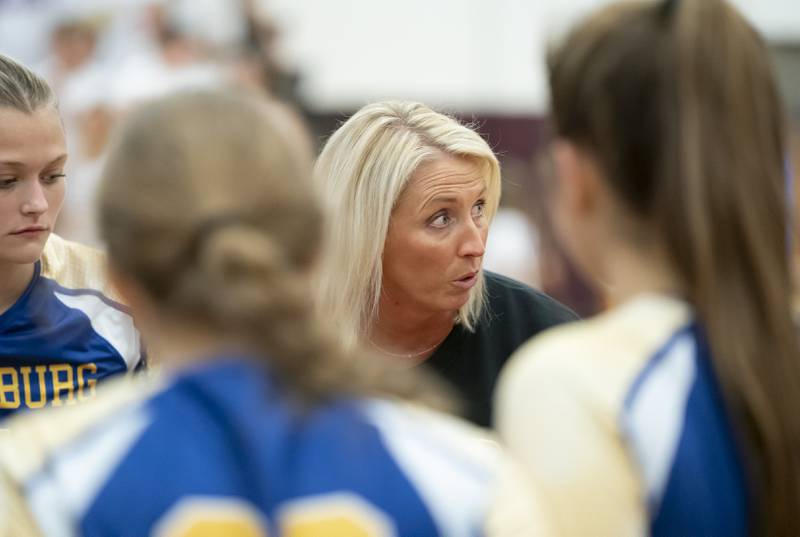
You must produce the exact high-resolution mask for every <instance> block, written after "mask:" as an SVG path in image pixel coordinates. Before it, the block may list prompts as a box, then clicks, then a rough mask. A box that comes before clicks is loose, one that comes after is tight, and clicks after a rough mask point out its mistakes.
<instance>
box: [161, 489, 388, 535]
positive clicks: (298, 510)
mask: <svg viewBox="0 0 800 537" xmlns="http://www.w3.org/2000/svg"><path fill="white" fill-rule="evenodd" d="M280 518H281V520H280V526H281V535H283V536H284V537H393V536H394V535H395V531H394V529H393V527H394V526H393V524H392V523H391V521H390V520H389V519H388V518H387V517H386V516H385V515H384V514H383V513H381V512H380V511H378V510H377V509H376V508H374V507H372V506H371V505H369V504H368V503H366V502H365V501H363V500H362V499H360V498H359V497H357V496H354V495H352V494H326V495H322V496H315V497H311V498H304V499H302V500H298V501H296V502H292V503H290V504H289V505H288V506H286V507H284V508H283V509H282V510H281V515H280ZM223 535H224V536H225V537H269V536H268V532H267V525H266V522H265V521H264V519H263V517H262V515H261V514H259V513H258V511H256V510H255V509H254V508H253V507H252V506H250V505H249V504H248V503H246V502H243V501H241V500H238V499H234V498H209V497H196V498H187V499H185V500H182V501H181V502H180V503H179V504H178V505H176V506H175V507H174V508H172V509H171V510H170V511H169V512H168V513H167V514H166V515H165V516H164V518H162V519H161V521H160V522H159V523H158V524H157V525H156V527H155V528H154V531H153V537H220V536H223Z"/></svg>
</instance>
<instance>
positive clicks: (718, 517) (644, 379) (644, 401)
mask: <svg viewBox="0 0 800 537" xmlns="http://www.w3.org/2000/svg"><path fill="white" fill-rule="evenodd" d="M498 403H499V405H500V407H499V410H498V418H499V422H498V423H499V428H500V432H501V436H502V437H504V439H505V440H506V441H507V442H508V445H509V447H510V449H511V451H512V452H513V453H514V454H516V455H517V456H518V458H520V459H521V462H522V463H523V465H524V466H525V467H526V468H527V471H528V474H529V476H530V477H531V478H532V479H533V480H534V481H535V482H536V484H537V485H538V486H539V489H540V491H541V494H542V502H543V504H544V505H546V506H547V510H548V512H549V513H550V516H551V520H552V521H554V526H555V527H556V528H557V530H556V534H558V535H561V534H563V535H593V536H603V535H652V536H654V537H662V536H674V535H703V536H704V537H715V536H719V537H736V536H745V535H747V529H748V523H749V515H748V505H749V501H748V500H749V496H748V487H747V484H746V479H745V471H744V466H743V462H742V458H741V454H740V450H739V446H738V445H737V442H736V440H735V435H734V432H733V428H732V424H731V423H730V421H729V419H728V416H727V414H726V410H725V406H724V404H723V399H722V395H721V392H720V388H719V385H718V383H717V380H716V377H715V375H714V371H713V367H712V363H711V359H710V355H709V348H708V345H707V343H706V340H705V337H704V335H703V331H702V328H701V327H700V326H698V324H697V322H696V321H695V319H694V317H693V315H692V310H691V308H690V307H689V306H688V305H687V304H686V303H684V302H682V301H680V300H678V299H676V298H671V297H667V296H660V295H642V296H639V297H637V298H634V299H633V300H631V301H630V302H628V303H626V304H623V305H621V306H619V307H617V308H615V309H614V310H611V311H609V312H607V313H605V314H603V315H600V316H598V317H596V318H595V319H592V320H590V321H586V322H583V323H575V324H574V325H570V326H564V327H563V328H556V329H554V330H552V331H550V332H548V333H546V334H544V335H542V336H541V337H539V338H534V339H533V340H532V341H531V342H529V343H528V344H527V345H526V346H525V347H522V348H521V349H520V350H519V351H518V352H517V354H516V355H515V356H514V357H513V358H512V361H511V362H510V365H509V367H508V368H507V369H506V370H505V371H504V373H503V377H502V380H501V384H500V388H499V392H498Z"/></svg>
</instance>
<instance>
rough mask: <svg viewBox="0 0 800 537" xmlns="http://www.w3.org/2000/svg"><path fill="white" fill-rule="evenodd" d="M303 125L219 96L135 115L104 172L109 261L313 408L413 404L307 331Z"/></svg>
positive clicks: (314, 224)
mask: <svg viewBox="0 0 800 537" xmlns="http://www.w3.org/2000/svg"><path fill="white" fill-rule="evenodd" d="M299 124H300V123H299V122H298V121H297V120H295V119H293V117H292V116H291V115H289V114H287V112H286V109H285V108H284V107H281V106H279V105H277V104H275V103H267V102H265V101H263V100H260V99H259V100H257V99H256V98H254V97H247V96H244V95H238V94H224V93H215V92H196V93H187V94H179V95H174V96H170V97H167V98H164V99H161V100H158V101H155V102H152V103H149V104H147V105H145V106H143V107H142V108H141V109H139V110H137V111H135V112H133V114H132V115H131V116H130V117H129V118H128V119H127V121H126V122H125V125H124V127H123V128H122V130H121V131H120V132H119V133H118V135H117V136H116V138H115V140H114V142H113V144H112V148H111V151H110V154H109V156H108V160H107V163H106V166H105V169H104V172H103V183H102V188H101V192H100V199H99V201H100V219H101V226H100V229H101V230H102V232H103V235H104V239H105V240H106V242H107V245H108V251H109V259H110V260H111V262H112V264H113V266H114V268H115V269H116V270H117V271H118V272H119V273H121V274H125V275H127V276H129V277H130V278H132V279H133V280H135V281H137V282H138V283H139V284H140V285H141V286H142V288H143V289H144V290H145V291H146V292H147V294H148V295H149V296H150V298H151V299H152V300H153V301H154V302H155V303H156V304H157V306H158V307H159V309H160V310H161V311H163V312H165V313H167V314H169V315H171V316H173V317H175V318H177V319H182V320H184V321H189V322H193V323H196V324H198V325H199V326H201V327H202V328H203V329H204V330H208V331H209V332H212V333H219V334H224V335H225V336H226V337H227V338H229V339H232V340H234V341H236V342H238V344H242V345H245V346H247V347H249V348H252V349H254V350H255V351H257V352H258V353H259V354H261V355H263V356H265V357H266V358H267V359H268V360H269V363H270V365H271V366H272V367H273V368H274V369H275V370H277V372H278V374H279V376H280V377H281V379H282V380H284V381H286V382H287V383H288V384H289V385H291V386H292V388H294V391H295V392H296V393H299V394H302V395H304V396H306V397H308V398H309V399H311V400H314V399H318V398H321V397H324V396H327V395H332V394H337V393H341V392H343V391H344V392H347V391H350V392H353V393H364V392H379V393H395V394H407V395H414V394H415V388H413V386H412V385H411V381H410V380H408V381H400V382H399V383H396V382H394V381H393V380H391V379H392V378H397V376H398V374H399V373H398V374H393V375H386V374H384V373H383V370H382V369H381V368H380V367H379V366H378V365H375V364H376V361H375V360H365V361H364V363H363V364H361V363H360V362H359V361H356V360H353V358H352V357H350V356H345V354H344V352H343V351H342V350H341V349H340V346H339V345H338V344H337V338H336V337H335V336H333V335H332V334H330V333H328V332H327V331H326V329H325V326H323V325H321V324H320V323H317V322H316V321H315V316H314V311H313V307H312V301H311V294H312V293H311V290H310V287H309V268H310V266H311V264H312V262H313V259H314V258H315V256H316V254H317V251H318V248H319V241H320V237H321V222H322V220H321V214H320V211H319V209H318V205H317V203H316V202H315V199H314V196H313V193H312V186H311V155H310V154H309V152H308V151H304V150H303V149H302V148H304V147H310V146H309V145H308V144H306V143H305V141H304V140H302V139H299V137H298V136H299V132H300V131H299V128H298V125H299ZM303 134H304V133H303ZM405 376H406V378H410V377H408V375H405Z"/></svg>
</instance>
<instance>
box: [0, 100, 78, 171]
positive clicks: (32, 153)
mask: <svg viewBox="0 0 800 537" xmlns="http://www.w3.org/2000/svg"><path fill="white" fill-rule="evenodd" d="M63 154H66V140H65V136H64V128H63V126H62V124H61V118H60V117H59V115H58V111H57V110H56V109H55V108H54V107H43V108H39V109H37V110H34V111H33V112H30V113H27V112H23V111H20V110H15V109H12V108H0V161H4V162H21V163H24V162H25V161H27V160H29V159H31V158H34V157H35V158H43V156H45V155H50V158H51V159H56V158H59V157H60V156H62V155H63Z"/></svg>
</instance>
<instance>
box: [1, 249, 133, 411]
mask: <svg viewBox="0 0 800 537" xmlns="http://www.w3.org/2000/svg"><path fill="white" fill-rule="evenodd" d="M103 265H104V258H103V256H102V254H101V253H99V252H98V251H96V250H94V249H92V248H88V247H85V246H82V245H78V244H75V243H71V242H68V241H65V240H63V239H61V238H60V237H58V236H55V235H51V236H50V238H49V239H48V241H47V245H46V246H45V250H44V253H43V254H42V258H41V260H40V261H37V262H36V265H35V269H34V275H33V278H32V280H31V282H30V284H28V287H27V288H26V289H25V292H24V293H23V294H22V296H20V297H19V299H17V301H16V302H15V303H14V304H13V305H12V306H11V308H9V309H8V310H6V311H5V312H4V313H3V314H0V418H3V417H6V416H8V415H9V414H11V413H13V412H15V411H17V410H21V409H38V408H42V407H45V406H48V405H52V406H61V405H72V404H76V403H78V402H82V401H85V400H88V399H90V398H92V397H93V396H94V393H95V385H96V384H97V382H99V381H102V380H103V379H105V378H106V377H110V376H112V375H115V374H118V373H124V372H126V371H128V370H132V369H135V368H137V367H140V366H142V365H144V359H143V352H142V349H141V346H140V340H139V333H138V331H137V330H136V328H135V327H134V324H133V318H132V317H131V315H130V313H129V312H128V310H127V309H126V308H125V307H124V306H123V305H121V304H120V303H118V302H116V301H115V300H113V299H112V298H111V297H110V292H109V290H108V289H107V286H106V283H105V282H106V279H105V275H104V266H103Z"/></svg>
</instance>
